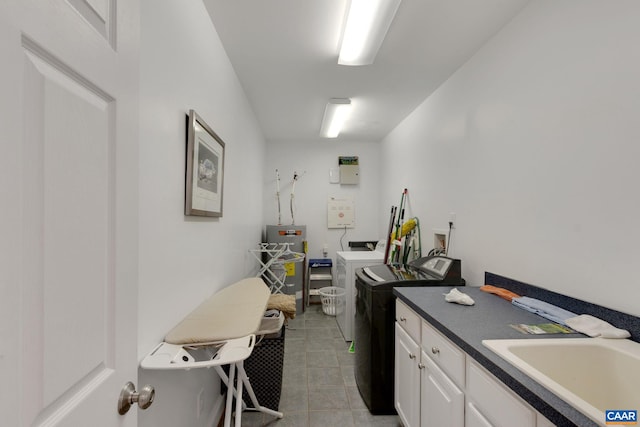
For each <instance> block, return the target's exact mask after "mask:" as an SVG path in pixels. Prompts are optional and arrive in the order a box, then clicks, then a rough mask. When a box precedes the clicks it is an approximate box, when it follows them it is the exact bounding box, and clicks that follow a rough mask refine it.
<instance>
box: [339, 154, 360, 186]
mask: <svg viewBox="0 0 640 427" xmlns="http://www.w3.org/2000/svg"><path fill="white" fill-rule="evenodd" d="M338 166H339V168H340V184H359V183H360V165H359V164H358V156H340V157H338Z"/></svg>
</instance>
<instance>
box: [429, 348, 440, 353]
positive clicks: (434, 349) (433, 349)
mask: <svg viewBox="0 0 640 427" xmlns="http://www.w3.org/2000/svg"><path fill="white" fill-rule="evenodd" d="M431 353H433V354H438V353H440V349H439V348H438V347H431Z"/></svg>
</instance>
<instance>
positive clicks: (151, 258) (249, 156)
mask: <svg viewBox="0 0 640 427" xmlns="http://www.w3.org/2000/svg"><path fill="white" fill-rule="evenodd" d="M141 14H142V22H141V25H142V40H141V62H140V68H141V71H140V72H141V78H140V86H141V89H140V104H141V112H140V120H141V124H140V205H139V206H140V288H139V292H140V295H139V347H138V352H139V356H140V358H142V357H144V356H145V355H146V354H147V353H148V352H149V351H150V350H151V349H152V348H153V346H155V345H156V344H157V343H159V342H161V341H162V339H163V337H164V335H165V334H166V333H167V332H168V331H169V330H170V329H171V328H172V327H173V326H175V325H176V324H177V323H178V322H179V321H180V320H182V318H183V317H184V316H185V315H186V314H187V313H188V312H190V311H191V310H193V309H194V308H195V307H196V306H197V305H198V304H199V303H200V302H202V300H203V299H204V298H206V297H208V296H210V295H211V294H213V293H214V292H216V291H217V290H219V289H221V288H222V287H224V286H227V285H229V284H231V283H233V282H235V281H237V280H238V279H240V278H243V277H246V276H247V275H248V272H249V271H251V270H253V269H254V268H255V267H254V266H255V263H254V262H253V261H252V259H251V257H250V254H249V253H248V249H249V248H251V247H254V245H255V244H256V243H257V242H259V241H260V238H261V230H262V218H263V213H262V210H263V209H262V206H263V200H262V185H261V183H262V177H263V159H264V156H265V141H264V139H263V137H262V135H261V132H260V130H259V128H258V125H257V121H256V119H255V117H254V114H253V112H252V110H251V107H250V106H249V104H248V102H247V99H246V97H245V94H244V92H243V90H242V88H241V87H240V84H239V82H238V79H237V77H236V75H235V72H234V70H233V68H232V67H231V65H230V62H229V60H228V58H227V56H226V53H225V51H224V49H223V47H222V45H221V43H220V40H219V38H218V35H217V33H216V31H215V29H214V27H213V25H212V23H211V21H210V19H209V16H208V14H207V11H206V9H205V7H204V5H203V4H202V2H200V1H193V2H173V1H165V2H155V1H152V0H143V1H142V10H141ZM191 108H193V109H195V110H196V111H197V112H198V113H199V114H200V115H201V116H202V117H203V118H204V120H205V121H206V122H207V123H208V124H209V126H211V127H212V128H213V129H214V131H215V132H216V133H218V135H219V136H220V137H221V138H222V139H223V140H224V141H225V143H226V152H225V169H226V170H225V175H224V204H223V217H222V218H219V219H203V218H196V217H185V216H184V214H183V212H184V174H185V141H186V136H185V135H186V125H185V115H186V114H187V112H188V111H189V109H191ZM215 378H216V377H215V373H214V372H213V370H196V371H193V372H188V373H187V372H179V373H168V372H161V371H153V372H150V371H143V370H141V371H140V378H139V382H140V383H141V384H142V383H150V384H153V385H154V386H155V387H156V393H157V398H156V402H155V403H154V405H153V406H152V407H151V408H150V409H149V410H148V411H140V425H141V426H157V425H167V426H168V425H188V426H202V425H211V422H212V421H211V419H212V418H213V417H214V415H215V412H216V410H217V409H219V408H218V407H216V405H217V404H219V403H220V396H219V383H218V381H217V380H215ZM140 386H141V385H140ZM201 389H205V395H204V402H206V405H205V408H204V411H203V414H202V416H201V417H200V418H199V419H198V417H197V416H196V400H197V394H198V393H199V392H200V390H201ZM214 402H215V404H216V405H214Z"/></svg>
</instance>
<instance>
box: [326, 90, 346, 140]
mask: <svg viewBox="0 0 640 427" xmlns="http://www.w3.org/2000/svg"><path fill="white" fill-rule="evenodd" d="M350 112H351V100H350V99H349V98H331V99H330V100H329V103H328V104H327V107H326V108H325V109H324V117H323V118H322V126H321V127H320V135H321V136H322V137H324V138H337V137H338V135H339V134H340V131H341V130H342V126H343V125H344V122H345V120H347V116H349V113H350Z"/></svg>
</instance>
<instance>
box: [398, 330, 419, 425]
mask: <svg viewBox="0 0 640 427" xmlns="http://www.w3.org/2000/svg"><path fill="white" fill-rule="evenodd" d="M395 356H396V359H395V369H394V370H395V372H394V373H395V375H394V378H393V381H394V388H395V391H394V394H395V395H394V401H395V402H394V403H395V407H396V411H398V416H399V417H400V421H402V425H403V426H404V427H418V426H419V425H420V375H419V374H418V360H419V358H420V347H419V346H418V344H416V342H415V341H414V340H412V339H411V337H410V336H409V335H408V334H407V333H406V332H405V331H404V329H402V328H401V327H400V326H399V325H398V324H397V323H396V342H395Z"/></svg>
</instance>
